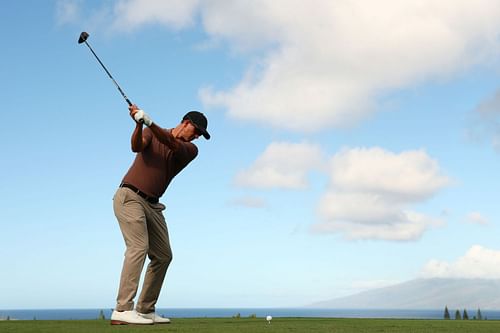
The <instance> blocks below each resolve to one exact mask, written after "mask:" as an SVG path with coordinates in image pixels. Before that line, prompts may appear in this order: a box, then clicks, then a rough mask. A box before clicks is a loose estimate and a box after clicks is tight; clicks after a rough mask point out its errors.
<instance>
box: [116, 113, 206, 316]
mask: <svg viewBox="0 0 500 333" xmlns="http://www.w3.org/2000/svg"><path fill="white" fill-rule="evenodd" d="M129 110H130V115H131V116H132V119H134V121H135V123H136V125H135V129H134V132H133V133H132V151H133V152H135V153H137V155H136V157H135V160H134V162H133V164H132V166H131V167H130V169H129V170H128V172H127V174H126V175H125V177H123V180H122V183H121V184H120V187H119V188H118V190H117V191H116V194H115V196H114V198H113V209H114V212H115V215H116V218H117V219H118V223H119V225H120V229H121V232H122V234H123V239H124V240H125V245H126V251H125V259H124V262H123V268H122V272H121V278H120V286H119V289H118V296H117V304H116V308H115V310H114V311H113V313H112V315H111V324H112V325H126V324H167V323H170V320H169V319H168V318H163V317H161V316H159V315H157V314H156V313H155V305H156V302H157V300H158V297H159V295H160V290H161V287H162V284H163V280H164V279H165V274H166V272H167V268H168V266H169V264H170V262H171V261H172V250H171V249H170V241H169V237H168V229H167V224H166V222H165V218H164V216H163V213H162V212H163V210H164V209H165V206H164V205H163V204H161V203H160V202H159V198H160V197H161V196H162V195H163V193H164V192H165V190H166V189H167V187H168V185H169V184H170V182H171V181H172V179H173V178H174V177H175V176H176V175H177V174H178V173H179V172H180V171H181V170H182V169H184V168H185V167H186V166H187V165H188V164H189V163H190V162H191V161H192V160H193V159H194V158H195V157H196V155H197V154H198V148H197V147H196V146H195V145H194V144H193V143H192V141H193V140H195V139H197V138H198V137H200V136H201V135H203V136H204V137H205V139H207V140H208V139H210V134H208V132H207V118H206V117H205V116H204V115H203V114H202V113H200V112H198V111H191V112H188V113H187V114H186V115H185V116H184V117H183V118H182V121H181V123H180V124H179V125H177V126H176V127H175V128H173V129H163V128H160V127H159V126H157V125H156V124H155V123H153V121H152V120H151V118H150V117H149V116H148V115H147V114H146V113H145V112H144V111H142V110H140V109H139V108H138V107H137V106H136V105H132V106H130V107H129ZM143 124H144V125H146V126H147V128H145V129H143ZM146 256H148V257H149V259H150V262H149V265H148V267H147V270H146V275H145V276H144V282H143V286H142V290H141V294H140V295H139V298H138V300H137V304H136V305H135V308H134V298H135V296H136V294H137V289H138V286H139V279H140V276H141V272H142V269H143V266H144V261H145V259H146Z"/></svg>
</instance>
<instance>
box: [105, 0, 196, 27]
mask: <svg viewBox="0 0 500 333" xmlns="http://www.w3.org/2000/svg"><path fill="white" fill-rule="evenodd" d="M199 3H200V1H199V0H169V1H163V0H120V1H118V3H117V4H116V5H115V7H114V16H115V20H114V24H113V27H114V28H115V29H120V30H133V29H136V28H138V27H140V26H143V25H146V24H154V23H156V24H162V25H166V26H167V27H169V28H173V29H182V28H186V27H188V26H190V25H192V24H193V21H194V17H193V15H194V13H195V12H196V9H197V7H198V5H199Z"/></svg>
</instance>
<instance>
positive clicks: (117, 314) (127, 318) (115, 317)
mask: <svg viewBox="0 0 500 333" xmlns="http://www.w3.org/2000/svg"><path fill="white" fill-rule="evenodd" d="M129 324H132V325H153V324H154V321H153V319H148V318H146V317H143V316H140V315H139V314H138V313H137V311H135V310H131V311H116V310H115V311H113V313H112V314H111V325H129Z"/></svg>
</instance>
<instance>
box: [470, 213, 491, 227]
mask: <svg viewBox="0 0 500 333" xmlns="http://www.w3.org/2000/svg"><path fill="white" fill-rule="evenodd" d="M466 221H467V222H468V223H472V224H481V225H486V224H488V220H487V219H486V218H485V217H484V216H483V215H482V214H481V213H480V212H470V213H469V214H467V217H466Z"/></svg>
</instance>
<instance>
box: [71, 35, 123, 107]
mask: <svg viewBox="0 0 500 333" xmlns="http://www.w3.org/2000/svg"><path fill="white" fill-rule="evenodd" d="M87 38H89V34H88V33H87V32H85V31H83V32H82V33H81V34H80V38H78V44H82V43H85V45H87V47H88V48H89V50H90V51H91V52H92V54H93V55H94V57H95V58H96V59H97V61H99V63H100V64H101V66H102V68H104V70H105V71H106V74H108V76H109V78H110V79H111V80H112V81H113V83H114V84H115V86H116V88H118V91H119V92H120V94H122V96H123V98H125V101H126V102H127V103H128V105H129V106H131V105H132V102H130V100H129V99H128V98H127V96H126V95H125V93H124V92H123V90H122V88H120V86H119V85H118V83H116V81H115V79H113V76H111V73H110V72H109V71H108V70H107V68H106V66H104V64H103V63H102V61H101V59H99V57H98V56H97V54H95V52H94V50H93V49H92V47H90V45H89V43H87Z"/></svg>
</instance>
